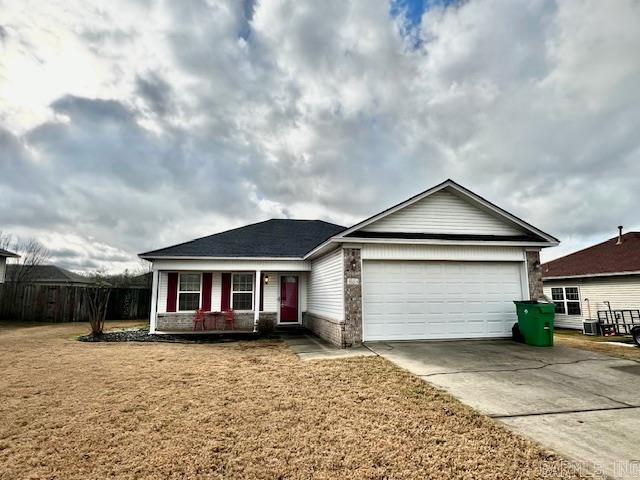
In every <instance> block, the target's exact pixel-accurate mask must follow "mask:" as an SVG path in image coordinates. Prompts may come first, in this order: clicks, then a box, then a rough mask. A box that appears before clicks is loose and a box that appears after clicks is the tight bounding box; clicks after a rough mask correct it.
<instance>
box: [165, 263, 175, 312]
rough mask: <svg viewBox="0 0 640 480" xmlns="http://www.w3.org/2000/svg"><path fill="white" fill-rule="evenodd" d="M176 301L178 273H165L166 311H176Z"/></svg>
mask: <svg viewBox="0 0 640 480" xmlns="http://www.w3.org/2000/svg"><path fill="white" fill-rule="evenodd" d="M177 301H178V273H177V272H169V273H168V274H167V312H175V311H176V303H177Z"/></svg>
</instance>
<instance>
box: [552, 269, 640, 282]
mask: <svg viewBox="0 0 640 480" xmlns="http://www.w3.org/2000/svg"><path fill="white" fill-rule="evenodd" d="M623 275H640V271H634V272H607V273H590V274H586V275H564V276H562V275H561V276H557V277H545V276H544V275H543V276H542V281H543V282H545V281H547V280H570V279H579V278H597V277H620V276H623Z"/></svg>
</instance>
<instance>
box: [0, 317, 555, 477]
mask: <svg viewBox="0 0 640 480" xmlns="http://www.w3.org/2000/svg"><path fill="white" fill-rule="evenodd" d="M83 328H84V326H82V325H68V324H67V325H56V326H39V327H29V328H25V327H19V328H16V327H13V328H8V327H6V326H3V327H0V352H1V358H0V396H1V398H0V478H2V479H11V480H14V479H22V478H38V479H40V478H42V479H65V480H66V479H83V480H86V479H103V478H118V479H216V478H265V479H272V478H379V479H382V478H474V479H475V478H481V479H484V478H501V479H504V478H509V479H515V478H540V477H541V476H544V472H545V471H554V472H558V471H559V469H558V468H556V467H558V466H559V465H560V460H559V459H557V458H554V457H553V456H551V455H549V454H548V453H546V452H544V451H543V450H541V449H540V448H539V447H538V446H536V445H534V444H532V443H531V442H529V441H527V440H524V439H522V438H520V437H517V436H515V435H513V434H511V433H509V432H507V431H506V430H505V429H504V428H502V427H501V426H499V425H497V424H495V423H494V422H493V421H491V420H490V419H488V418H486V417H483V416H480V415H478V414H476V413H475V412H473V411H472V410H470V409H468V408H466V407H464V406H462V405H461V404H460V403H458V402H457V401H455V400H453V399H452V398H450V397H449V396H447V395H445V394H443V393H440V392H439V391H437V390H435V389H434V388H432V387H430V386H428V385H427V384H425V383H423V382H422V381H420V380H418V379H417V378H415V377H413V376H411V375H409V374H408V373H405V372H403V371H401V370H399V369H397V368H396V367H394V366H393V365H392V364H390V363H388V362H387V361H385V360H383V359H381V358H377V357H368V358H351V359H344V360H331V361H317V362H305V363H303V362H301V361H299V360H298V359H297V357H295V356H294V355H293V354H292V353H291V352H290V351H289V350H288V349H287V347H286V346H284V345H283V344H281V343H278V342H274V341H259V342H254V343H250V342H247V343H233V344H216V345H194V344H187V345H185V344H158V343H155V344H124V343H121V344H104V343H103V344H87V343H80V342H77V341H74V340H72V339H71V338H70V337H71V335H73V334H77V333H81V331H82V329H83ZM557 477H558V475H556V474H553V476H550V477H548V478H557ZM545 478H546V477H545Z"/></svg>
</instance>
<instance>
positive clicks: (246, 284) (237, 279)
mask: <svg viewBox="0 0 640 480" xmlns="http://www.w3.org/2000/svg"><path fill="white" fill-rule="evenodd" d="M253 284H254V281H253V273H234V274H232V275H231V308H233V309H234V310H253Z"/></svg>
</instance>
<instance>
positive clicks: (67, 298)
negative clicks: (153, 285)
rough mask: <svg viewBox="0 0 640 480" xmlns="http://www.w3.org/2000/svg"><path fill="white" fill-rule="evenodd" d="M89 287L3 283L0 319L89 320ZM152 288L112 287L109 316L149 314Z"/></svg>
mask: <svg viewBox="0 0 640 480" xmlns="http://www.w3.org/2000/svg"><path fill="white" fill-rule="evenodd" d="M85 288H87V287H75V286H66V285H64V286H62V285H38V284H32V283H20V284H13V283H3V284H0V319H4V320H21V321H27V322H86V321H88V308H87V304H86V299H85V296H84V293H83V291H84V289H85ZM150 306H151V289H148V288H112V289H111V295H110V296H109V304H108V305H107V320H134V319H146V318H148V317H149V309H150Z"/></svg>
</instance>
